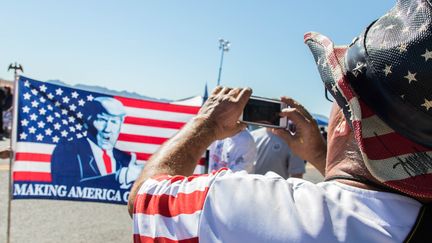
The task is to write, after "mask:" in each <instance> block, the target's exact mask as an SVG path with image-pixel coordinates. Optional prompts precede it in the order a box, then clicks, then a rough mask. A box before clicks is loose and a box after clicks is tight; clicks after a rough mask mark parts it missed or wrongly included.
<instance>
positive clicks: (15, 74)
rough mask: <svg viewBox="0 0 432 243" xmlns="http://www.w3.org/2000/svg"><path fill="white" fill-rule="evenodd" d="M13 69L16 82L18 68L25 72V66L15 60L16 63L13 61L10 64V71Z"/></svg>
mask: <svg viewBox="0 0 432 243" xmlns="http://www.w3.org/2000/svg"><path fill="white" fill-rule="evenodd" d="M11 69H13V70H14V82H16V81H17V79H18V70H20V71H21V72H22V73H23V72H24V70H23V67H22V66H21V64H17V63H16V62H15V64H12V63H11V64H9V67H8V71H10V70H11Z"/></svg>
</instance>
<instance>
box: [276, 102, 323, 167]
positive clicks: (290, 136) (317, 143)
mask: <svg viewBox="0 0 432 243" xmlns="http://www.w3.org/2000/svg"><path fill="white" fill-rule="evenodd" d="M281 101H282V102H284V103H286V104H288V106H289V107H290V108H286V109H284V110H282V112H281V114H280V115H281V116H282V117H287V119H288V120H291V121H292V122H293V123H294V125H295V132H294V133H292V132H290V131H287V130H285V129H273V133H275V134H276V135H278V136H280V137H281V138H282V139H283V140H284V141H285V142H286V143H287V144H288V146H289V147H290V148H291V150H292V151H293V153H295V154H296V155H297V156H299V157H300V158H302V159H304V160H307V161H308V162H310V163H311V164H312V165H314V166H315V167H316V168H317V169H318V170H319V171H320V172H321V174H322V175H324V172H325V163H326V154H327V147H326V144H325V142H324V139H323V137H322V136H321V133H320V131H319V128H318V124H317V123H316V121H315V119H313V117H312V116H311V115H310V114H309V112H308V111H307V110H306V109H305V108H304V107H303V106H302V105H301V104H299V103H298V102H297V101H295V100H293V99H292V98H288V97H282V98H281Z"/></svg>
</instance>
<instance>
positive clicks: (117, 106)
mask: <svg viewBox="0 0 432 243" xmlns="http://www.w3.org/2000/svg"><path fill="white" fill-rule="evenodd" d="M125 115H126V111H125V109H124V107H123V105H122V103H121V102H120V101H118V100H116V99H115V98H112V97H105V96H101V97H97V98H95V99H93V101H92V102H88V103H87V104H86V107H85V110H84V116H85V117H84V121H83V124H84V127H85V128H86V129H87V132H86V133H85V134H86V136H84V137H81V138H79V139H74V140H71V141H67V140H65V141H63V142H60V143H59V144H57V146H56V147H55V149H54V151H53V154H52V157H51V174H52V183H53V184H63V185H92V186H95V185H97V186H100V187H106V186H108V187H112V185H113V184H114V183H119V184H120V188H123V189H127V188H129V187H130V186H131V183H132V182H133V181H134V180H135V179H136V178H137V177H138V175H139V173H140V172H141V170H142V167H143V165H142V164H137V159H136V154H135V153H126V152H124V151H121V150H119V149H117V148H115V147H114V146H115V144H116V142H117V139H118V137H119V134H120V129H121V126H122V124H123V121H124V117H125Z"/></svg>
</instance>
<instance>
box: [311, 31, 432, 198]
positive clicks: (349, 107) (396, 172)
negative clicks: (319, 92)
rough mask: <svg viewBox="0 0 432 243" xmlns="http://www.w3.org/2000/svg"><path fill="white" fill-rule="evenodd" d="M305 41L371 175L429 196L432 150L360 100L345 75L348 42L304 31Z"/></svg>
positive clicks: (394, 185) (400, 189)
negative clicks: (417, 142)
mask: <svg viewBox="0 0 432 243" xmlns="http://www.w3.org/2000/svg"><path fill="white" fill-rule="evenodd" d="M304 41H305V43H306V44H307V45H308V46H309V48H310V50H311V51H312V54H313V56H314V58H315V61H316V63H317V67H318V71H319V73H320V76H321V79H322V81H323V82H324V85H325V86H326V88H327V89H328V91H329V92H330V93H331V94H332V96H333V97H334V98H335V100H336V102H337V103H338V105H339V106H340V107H341V108H342V109H343V112H344V115H345V117H346V119H347V121H349V123H350V125H351V128H352V130H353V132H354V136H355V138H356V141H357V143H358V145H359V147H360V150H361V152H362V156H363V161H364V163H365V165H366V167H367V168H368V170H369V171H370V173H371V174H372V176H374V177H375V178H376V179H377V180H379V181H381V182H382V183H384V184H386V185H387V186H389V187H391V188H394V189H396V190H399V191H401V192H404V193H406V194H408V195H411V196H418V197H423V198H432V150H431V149H430V148H426V147H423V146H421V145H419V144H416V143H414V142H412V141H411V140H409V139H407V138H405V137H403V136H402V135H400V134H399V133H397V132H395V131H394V130H393V129H392V128H390V127H389V126H388V125H387V124H386V123H385V122H383V121H382V120H381V119H380V118H379V117H378V116H377V115H376V114H375V112H373V110H372V109H370V108H369V107H368V106H367V105H366V104H365V103H364V102H362V101H361V99H360V98H359V97H358V96H357V94H356V93H355V92H354V90H353V89H352V87H351V85H350V83H349V80H348V77H347V75H346V70H345V65H344V63H345V59H344V58H345V53H346V51H347V50H348V46H337V47H336V46H334V44H333V42H332V41H331V40H330V39H329V38H327V37H326V36H324V35H321V34H318V33H314V32H310V33H306V34H305V36H304ZM407 115H408V114H407Z"/></svg>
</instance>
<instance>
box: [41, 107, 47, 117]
mask: <svg viewBox="0 0 432 243" xmlns="http://www.w3.org/2000/svg"><path fill="white" fill-rule="evenodd" d="M39 113H40V114H41V115H45V113H46V110H45V108H43V107H42V108H40V109H39Z"/></svg>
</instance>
